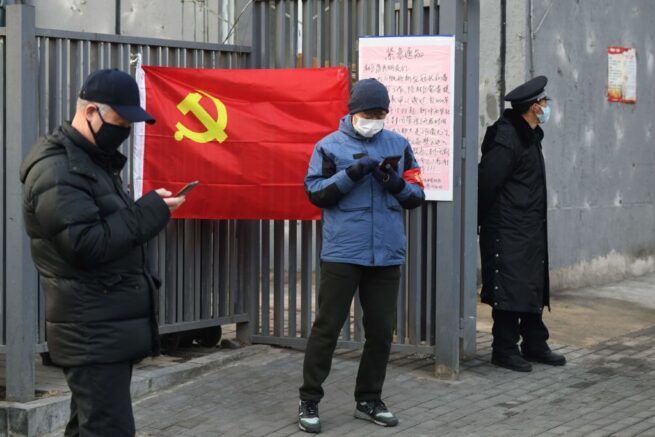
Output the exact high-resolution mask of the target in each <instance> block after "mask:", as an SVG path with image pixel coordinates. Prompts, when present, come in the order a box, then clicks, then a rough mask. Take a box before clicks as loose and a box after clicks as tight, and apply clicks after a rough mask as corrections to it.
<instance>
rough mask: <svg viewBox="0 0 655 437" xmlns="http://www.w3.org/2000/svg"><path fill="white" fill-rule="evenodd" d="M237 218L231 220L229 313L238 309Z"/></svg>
mask: <svg viewBox="0 0 655 437" xmlns="http://www.w3.org/2000/svg"><path fill="white" fill-rule="evenodd" d="M237 223H238V222H237V220H230V264H229V267H230V282H229V284H230V287H229V293H228V296H229V306H228V315H230V316H231V315H234V314H235V312H236V309H237V303H238V298H237V295H238V293H239V290H238V286H239V284H238V281H239V270H238V269H239V267H240V264H239V262H238V253H239V251H238V240H237Z"/></svg>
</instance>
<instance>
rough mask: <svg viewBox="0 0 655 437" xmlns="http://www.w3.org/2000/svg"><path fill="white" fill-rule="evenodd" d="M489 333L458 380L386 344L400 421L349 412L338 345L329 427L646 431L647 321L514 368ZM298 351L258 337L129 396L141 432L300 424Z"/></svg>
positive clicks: (497, 432) (651, 429)
mask: <svg viewBox="0 0 655 437" xmlns="http://www.w3.org/2000/svg"><path fill="white" fill-rule="evenodd" d="M490 342H491V338H490V336H489V335H487V334H482V335H480V336H479V344H478V346H479V349H478V350H479V352H478V355H477V357H476V358H475V359H473V360H470V361H468V362H465V363H463V365H462V372H461V375H460V378H459V380H458V381H440V380H436V379H434V378H432V376H431V369H432V362H431V359H430V358H429V357H419V356H403V355H398V354H396V355H394V356H393V358H392V362H391V363H390V365H389V369H388V375H387V382H386V385H385V401H386V402H387V405H388V406H389V407H390V408H391V409H392V410H393V411H394V412H396V413H397V415H398V417H399V418H400V421H401V422H400V425H399V426H398V427H396V428H388V429H385V428H381V427H378V426H376V425H373V424H370V423H368V422H364V421H361V420H356V419H354V418H353V417H352V412H353V407H354V403H353V400H352V392H353V386H354V379H355V374H356V369H357V364H358V358H359V352H347V351H340V352H339V353H338V354H337V355H336V356H335V359H334V363H333V370H332V373H331V375H330V377H329V379H328V381H327V384H326V385H325V389H326V397H325V399H324V400H323V401H322V402H321V404H320V409H321V418H322V421H323V429H324V432H323V435H326V436H346V435H347V436H368V435H374V436H378V435H403V436H555V435H564V436H609V435H617V436H632V435H643V436H655V326H654V327H651V328H648V329H645V330H642V331H640V332H637V333H633V334H630V335H626V336H623V337H620V338H617V339H613V340H610V341H607V342H604V343H602V344H599V345H597V346H596V347H594V348H593V349H583V348H574V347H563V348H558V351H559V352H562V353H565V354H566V356H567V358H568V360H569V363H568V364H567V366H565V367H549V366H545V365H535V368H534V370H533V372H531V373H517V372H511V371H509V370H505V369H501V368H497V367H495V366H492V365H490V364H489V363H488V361H489V357H490V352H491V350H490ZM302 357H303V355H302V353H300V352H296V351H291V350H286V349H278V348H267V349H266V350H264V351H263V352H262V353H259V354H256V355H253V356H250V357H247V358H245V359H242V360H240V361H238V362H234V363H232V364H229V365H228V366H226V367H222V368H220V369H217V370H215V371H212V372H210V373H208V374H206V375H203V376H201V377H199V378H197V379H194V380H192V381H189V382H188V383H186V384H184V385H181V386H177V387H175V388H172V389H169V390H166V391H162V392H159V393H156V394H154V395H151V396H149V397H146V398H143V399H141V400H139V401H137V402H136V405H135V415H136V421H137V427H138V430H139V435H141V436H157V437H160V436H161V437H165V436H219V435H224V436H287V435H306V434H304V433H300V432H299V431H298V429H297V425H296V420H295V414H296V408H297V387H298V385H299V383H300V374H301V366H302Z"/></svg>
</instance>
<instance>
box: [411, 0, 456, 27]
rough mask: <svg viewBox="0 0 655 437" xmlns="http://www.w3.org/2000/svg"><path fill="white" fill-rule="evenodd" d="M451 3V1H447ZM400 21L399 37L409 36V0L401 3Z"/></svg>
mask: <svg viewBox="0 0 655 437" xmlns="http://www.w3.org/2000/svg"><path fill="white" fill-rule="evenodd" d="M446 1H450V0H446ZM398 3H399V8H400V11H399V14H400V17H399V21H398V35H408V34H409V29H408V25H409V20H408V11H409V0H400V1H399V2H398Z"/></svg>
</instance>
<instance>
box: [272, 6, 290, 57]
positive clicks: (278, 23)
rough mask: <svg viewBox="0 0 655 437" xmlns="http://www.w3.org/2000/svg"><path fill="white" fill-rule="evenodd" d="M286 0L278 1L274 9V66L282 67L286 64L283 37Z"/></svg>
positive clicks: (284, 35) (284, 34) (284, 33)
mask: <svg viewBox="0 0 655 437" xmlns="http://www.w3.org/2000/svg"><path fill="white" fill-rule="evenodd" d="M286 3H287V2H286V0H281V1H280V2H278V4H277V7H276V10H275V29H274V32H273V33H274V35H275V64H274V67H275V68H284V67H286V66H287V60H286V53H287V51H286V50H285V46H286V44H285V37H286V36H287V34H286V32H284V29H285V23H286V20H287V17H286Z"/></svg>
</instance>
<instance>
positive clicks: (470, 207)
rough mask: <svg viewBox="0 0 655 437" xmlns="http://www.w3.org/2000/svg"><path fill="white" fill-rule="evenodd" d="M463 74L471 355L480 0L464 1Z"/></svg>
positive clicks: (466, 313) (465, 301) (467, 353)
mask: <svg viewBox="0 0 655 437" xmlns="http://www.w3.org/2000/svg"><path fill="white" fill-rule="evenodd" d="M466 23H467V27H468V28H467V29H466V30H467V37H466V41H467V43H466V53H465V56H466V58H465V59H466V61H465V62H466V72H465V74H466V76H465V78H466V79H465V83H466V89H465V91H464V92H465V99H466V100H465V102H464V111H465V117H466V118H465V121H464V135H465V138H466V140H467V141H466V160H465V161H464V174H463V177H462V180H463V181H464V187H463V198H464V199H463V206H464V211H463V216H464V220H463V223H464V230H463V234H464V235H463V239H464V242H463V252H464V259H463V261H462V262H463V265H462V282H463V284H462V302H461V305H462V320H463V323H462V328H463V332H462V356H463V357H473V356H474V355H475V345H476V343H475V325H476V318H477V316H476V301H477V273H476V269H477V250H478V249H477V227H478V217H477V201H478V199H477V195H478V193H477V186H478V144H477V139H478V123H477V116H478V94H479V88H478V83H479V55H478V54H479V52H480V0H471V1H469V2H467V11H466Z"/></svg>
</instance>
